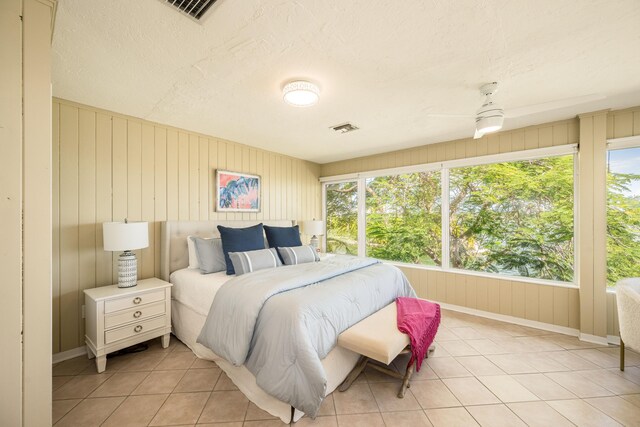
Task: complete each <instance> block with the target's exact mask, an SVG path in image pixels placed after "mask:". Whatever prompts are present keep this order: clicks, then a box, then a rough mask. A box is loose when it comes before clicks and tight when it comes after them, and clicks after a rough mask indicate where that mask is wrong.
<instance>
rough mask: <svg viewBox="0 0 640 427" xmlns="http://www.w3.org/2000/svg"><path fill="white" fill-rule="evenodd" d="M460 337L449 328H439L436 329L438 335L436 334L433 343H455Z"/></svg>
mask: <svg viewBox="0 0 640 427" xmlns="http://www.w3.org/2000/svg"><path fill="white" fill-rule="evenodd" d="M459 339H460V337H459V336H458V335H456V334H454V333H453V332H451V330H450V329H449V328H443V327H440V328H439V329H438V333H437V334H436V338H435V341H436V342H437V343H441V342H445V341H457V340H459Z"/></svg>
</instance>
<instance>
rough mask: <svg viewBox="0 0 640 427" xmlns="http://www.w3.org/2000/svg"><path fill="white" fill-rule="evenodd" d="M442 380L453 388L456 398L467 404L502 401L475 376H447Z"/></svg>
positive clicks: (449, 387)
mask: <svg viewBox="0 0 640 427" xmlns="http://www.w3.org/2000/svg"><path fill="white" fill-rule="evenodd" d="M442 382H443V383H444V384H445V385H446V386H447V388H448V389H449V390H451V392H452V393H453V395H454V396H455V397H456V399H458V400H459V401H460V403H462V404H463V405H465V406H466V405H488V404H491V403H500V400H499V399H498V398H497V397H495V396H494V395H493V393H491V392H490V391H489V390H488V389H487V388H486V387H485V386H484V385H483V384H482V383H481V382H480V381H478V380H477V379H476V378H475V377H467V378H446V379H443V380H442Z"/></svg>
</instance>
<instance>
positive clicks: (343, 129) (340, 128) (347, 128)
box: [331, 123, 360, 133]
mask: <svg viewBox="0 0 640 427" xmlns="http://www.w3.org/2000/svg"><path fill="white" fill-rule="evenodd" d="M331 129H333V130H335V131H336V132H340V133H347V132H352V131H354V130H358V129H360V128H359V127H357V126H354V125H352V124H351V123H344V124H342V125H336V126H331Z"/></svg>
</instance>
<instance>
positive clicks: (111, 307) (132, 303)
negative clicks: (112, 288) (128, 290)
mask: <svg viewBox="0 0 640 427" xmlns="http://www.w3.org/2000/svg"><path fill="white" fill-rule="evenodd" d="M164 298H165V290H164V289H158V290H155V291H151V292H145V293H143V294H137V295H131V296H126V297H121V298H115V299H112V300H108V301H105V303H104V312H105V313H113V312H114V311H118V310H125V309H127V308H134V307H138V306H140V305H142V304H149V303H150V302H156V301H162V300H164Z"/></svg>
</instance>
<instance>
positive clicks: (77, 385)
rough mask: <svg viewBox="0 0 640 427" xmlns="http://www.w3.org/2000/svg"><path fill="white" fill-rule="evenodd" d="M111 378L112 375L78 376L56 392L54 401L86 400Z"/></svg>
mask: <svg viewBox="0 0 640 427" xmlns="http://www.w3.org/2000/svg"><path fill="white" fill-rule="evenodd" d="M110 376H111V374H96V375H78V376H76V377H74V378H73V379H72V380H70V381H69V382H67V383H66V384H65V385H63V386H61V387H60V388H59V389H57V390H56V391H54V392H53V400H59V399H82V398H85V397H87V396H89V394H91V392H93V391H94V390H95V389H97V388H98V387H99V386H100V384H102V383H103V382H105V381H106V380H108V379H109V377H110Z"/></svg>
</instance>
